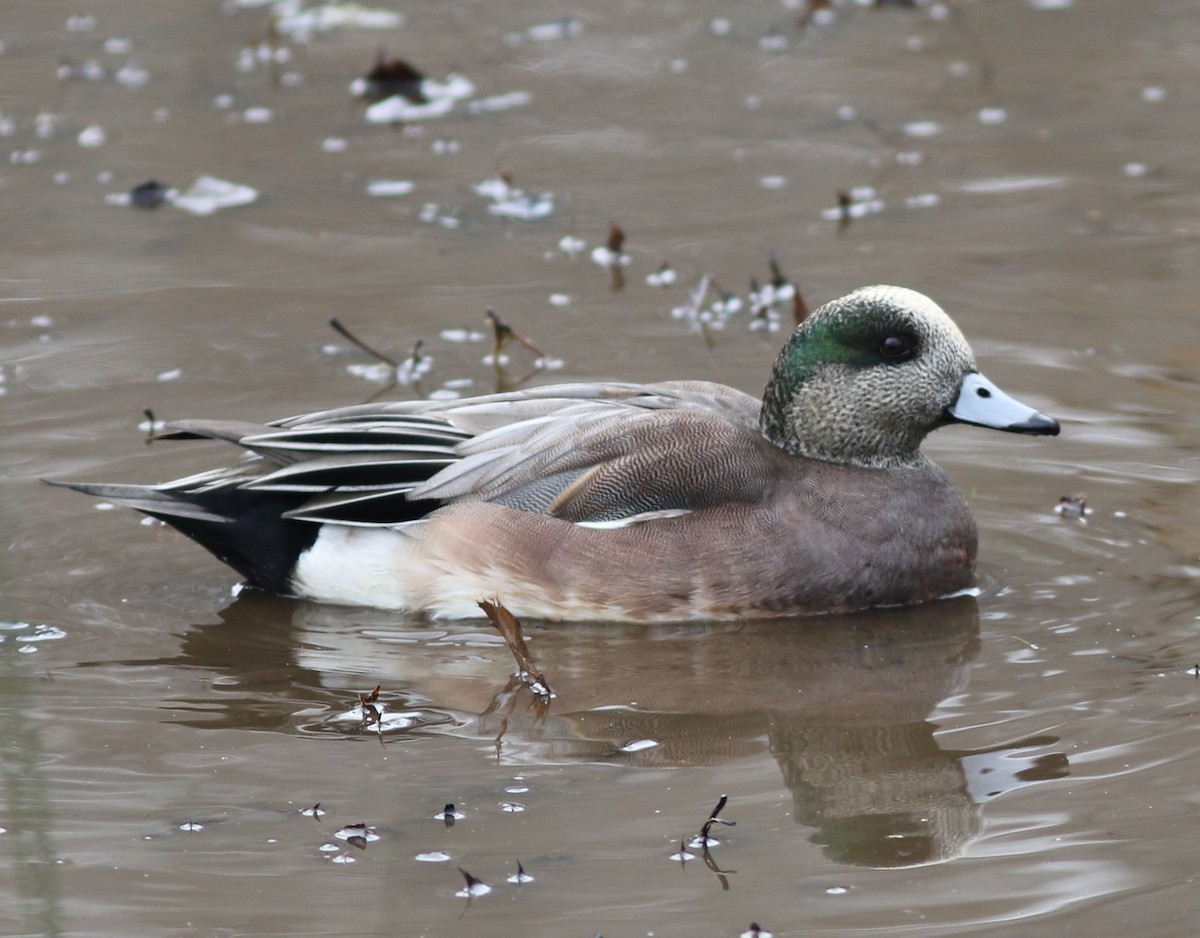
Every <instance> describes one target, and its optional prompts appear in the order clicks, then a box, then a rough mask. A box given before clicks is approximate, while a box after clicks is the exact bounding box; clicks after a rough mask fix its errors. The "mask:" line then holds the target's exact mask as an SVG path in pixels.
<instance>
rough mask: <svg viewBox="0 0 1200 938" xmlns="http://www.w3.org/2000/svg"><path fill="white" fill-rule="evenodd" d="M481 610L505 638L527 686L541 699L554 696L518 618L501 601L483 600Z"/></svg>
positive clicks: (480, 604) (480, 602) (480, 605)
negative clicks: (526, 642) (537, 663)
mask: <svg viewBox="0 0 1200 938" xmlns="http://www.w3.org/2000/svg"><path fill="white" fill-rule="evenodd" d="M479 608H480V609H482V610H483V611H484V613H485V614H486V615H487V617H488V618H489V619H491V620H492V624H493V625H494V626H496V630H497V631H498V632H499V633H500V635H501V637H503V639H504V644H505V645H507V646H508V650H509V651H510V652H511V653H512V656H513V658H514V659H516V662H517V670H518V671H519V672H520V675H519V676H520V678H521V680H522V681H523V682H524V683H525V685H526V686H527V687H528V688H529V689H530V690H532V691H533V692H534V693H535V694H537V695H538V696H539V697H544V698H549V697H551V696H553V692H552V691H551V690H550V685H549V684H548V683H547V682H546V677H545V675H543V674H542V672H541V671H539V670H538V667H537V665H535V664H534V663H533V656H532V655H530V653H529V646H528V645H526V644H525V636H524V635H523V634H522V633H521V623H520V621H519V620H518V619H517V617H516V616H514V615H513V614H512V613H511V612H509V611H508V610H507V609H506V608H504V606H503V605H502V604H501V603H500V601H499V600H497V601H496V602H494V603H490V602H488V601H487V600H486V599H481V600H479Z"/></svg>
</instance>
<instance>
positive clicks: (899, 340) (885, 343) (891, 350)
mask: <svg viewBox="0 0 1200 938" xmlns="http://www.w3.org/2000/svg"><path fill="white" fill-rule="evenodd" d="M876 348H877V350H878V352H879V354H880V355H881V356H883V357H884V358H886V359H887V360H888V361H893V362H895V361H903V360H904V359H906V358H912V356H913V352H914V351H915V350H916V343H915V342H914V341H913V339H912V337H911V336H905V335H889V336H884V337H883V338H882V339H880V340H879V345H878V346H876Z"/></svg>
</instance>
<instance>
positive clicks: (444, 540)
mask: <svg viewBox="0 0 1200 938" xmlns="http://www.w3.org/2000/svg"><path fill="white" fill-rule="evenodd" d="M949 424H970V425H973V426H976V427H986V428H991V429H996V430H1002V431H1007V432H1011V433H1022V434H1032V435H1050V436H1053V435H1057V434H1058V432H1059V425H1058V423H1057V421H1055V420H1054V419H1053V418H1051V417H1048V416H1046V415H1045V414H1043V413H1040V412H1039V411H1037V410H1035V409H1033V408H1031V407H1029V406H1027V405H1025V404H1023V403H1020V402H1019V401H1017V400H1015V399H1014V398H1012V397H1010V396H1009V395H1007V394H1006V393H1004V392H1003V391H1002V390H1001V389H1000V388H999V387H997V386H996V385H995V384H993V383H992V382H991V381H989V380H988V379H987V378H985V377H984V376H983V374H982V373H980V371H979V369H978V368H977V366H976V363H975V356H974V354H973V353H972V351H971V347H970V345H969V344H968V343H967V340H966V339H965V338H964V337H963V334H962V332H961V331H960V330H959V328H958V327H957V326H956V325H955V323H954V321H953V320H952V319H951V318H950V316H949V315H947V313H946V312H945V311H944V310H943V309H942V308H941V307H940V306H938V305H937V304H936V303H935V302H934V301H933V300H931V299H930V298H929V297H927V296H925V295H924V294H922V293H919V292H916V291H915V290H911V289H908V288H905V287H897V286H887V285H876V286H868V287H863V288H861V289H857V290H855V291H853V292H851V293H849V294H847V295H846V296H843V297H841V298H839V299H835V300H832V301H830V302H828V303H826V304H825V305H823V306H821V307H820V308H819V309H817V310H816V311H814V312H813V313H812V314H811V315H809V316H808V317H807V318H806V319H805V320H804V321H803V322H801V323H800V324H799V325H798V326H797V327H796V328H795V331H794V332H793V333H792V334H791V336H790V337H789V338H788V339H787V341H786V343H785V345H784V346H783V349H782V350H781V351H780V353H779V355H778V358H777V359H776V361H775V364H774V367H773V369H772V371H771V374H770V377H769V379H768V381H767V384H766V389H765V391H764V393H763V395H762V398H761V399H759V398H755V397H753V396H751V395H749V394H747V393H745V392H743V391H740V390H737V389H735V388H732V387H727V386H725V385H721V384H717V383H713V382H709V381H700V380H673V381H664V382H662V383H658V384H632V383H621V382H611V383H605V382H599V383H574V384H559V385H549V386H545V387H535V388H531V389H525V390H518V391H509V392H504V393H496V394H488V395H484V396H479V397H469V398H461V399H456V400H448V401H447V400H416V401H400V402H384V403H368V404H358V405H352V406H344V407H339V408H336V409H332V410H325V411H320V412H317V413H310V414H303V415H300V416H295V417H289V418H286V419H281V420H276V421H273V422H270V423H265V424H263V423H249V422H242V421H233V420H182V421H179V422H177V423H172V424H168V425H167V426H166V428H165V429H164V431H163V432H162V433H161V434H159V436H161V437H162V438H165V439H192V440H194V439H210V440H221V441H226V442H228V443H232V444H234V445H236V446H237V447H239V448H240V449H241V450H242V451H243V455H242V458H241V459H240V461H238V462H236V463H234V464H233V465H231V466H225V467H221V468H215V469H208V470H205V471H201V472H199V473H198V474H194V475H190V476H187V477H185V478H182V479H176V480H174V481H171V482H166V483H163V484H159V485H130V484H110V483H86V482H61V481H60V482H51V484H56V485H63V486H66V487H68V488H71V489H75V490H77V491H80V492H83V493H85V494H88V495H92V496H96V497H99V498H102V499H106V500H108V501H110V502H116V503H119V504H122V505H126V506H129V507H132V508H135V509H137V510H138V511H140V512H142V513H144V514H146V515H149V516H150V517H152V518H156V519H159V520H161V521H163V522H165V523H166V524H168V525H170V526H172V527H174V528H176V529H178V530H179V531H180V532H182V533H183V534H185V535H186V536H187V537H189V538H191V539H193V540H194V541H196V542H198V543H199V544H200V545H201V546H203V547H204V548H206V549H207V550H208V551H210V552H211V553H212V554H213V555H214V556H216V557H217V558H218V559H219V560H221V561H223V562H224V563H225V564H227V565H228V566H230V567H232V568H233V569H234V570H235V571H236V572H237V573H239V574H240V575H241V576H242V577H243V578H244V582H245V585H247V586H250V587H254V588H257V589H260V590H266V591H271V592H275V593H279V594H283V595H286V596H292V597H297V598H301V599H308V600H316V601H321V602H327V603H339V604H344V605H348V606H368V607H375V608H380V609H390V610H398V611H403V612H406V613H410V614H413V615H419V616H424V617H428V618H465V617H470V616H477V615H478V614H479V611H478V610H479V607H478V603H479V601H480V600H482V599H495V600H499V601H500V602H502V603H503V604H504V605H505V606H506V607H507V608H508V609H509V610H510V611H511V612H512V613H513V614H514V615H516V616H518V617H522V618H532V619H540V620H551V621H561V620H571V621H576V620H578V621H611V622H668V621H694V620H738V619H759V618H774V617H791V616H802V615H814V614H826V613H845V612H852V611H855V610H860V609H865V608H868V607H875V606H907V605H912V604H916V603H922V602H928V601H932V600H936V599H939V598H942V597H946V596H950V595H953V594H956V593H961V592H962V591H964V590H967V589H969V588H971V587H972V586H973V584H974V569H975V561H976V552H977V532H976V525H975V521H974V519H973V517H972V515H971V511H970V508H969V506H968V504H967V501H966V499H965V497H964V496H963V494H962V492H961V491H960V490H959V489H958V487H957V486H955V484H954V483H953V482H952V481H951V480H950V478H949V477H948V476H947V474H946V473H945V472H944V471H943V470H942V469H941V468H940V467H938V466H937V465H936V464H935V463H934V462H933V461H932V460H930V459H929V458H928V457H927V456H926V455H925V454H924V453H923V452H922V451H921V449H920V445H921V442H922V440H923V439H924V438H925V437H926V436H927V435H928V434H929V433H930V432H931V431H933V430H936V429H938V428H940V427H943V426H946V425H949Z"/></svg>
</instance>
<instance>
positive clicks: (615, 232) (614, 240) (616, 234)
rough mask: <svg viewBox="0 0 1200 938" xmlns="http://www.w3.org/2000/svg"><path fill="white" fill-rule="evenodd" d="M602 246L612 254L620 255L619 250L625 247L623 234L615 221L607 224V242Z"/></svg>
mask: <svg viewBox="0 0 1200 938" xmlns="http://www.w3.org/2000/svg"><path fill="white" fill-rule="evenodd" d="M604 246H605V247H606V248H608V249H609V250H610V251H612V252H613V253H614V254H620V253H621V248H623V247H624V246H625V232H624V231H622V230H621V226H620V225H618V224H617V223H616V222H615V221H610V222H609V223H608V241H607V242H606V243H605V245H604Z"/></svg>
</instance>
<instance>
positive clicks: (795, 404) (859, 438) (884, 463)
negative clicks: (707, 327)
mask: <svg viewBox="0 0 1200 938" xmlns="http://www.w3.org/2000/svg"><path fill="white" fill-rule="evenodd" d="M814 403H816V402H813V401H806V400H805V399H804V396H803V395H796V396H795V397H794V398H792V399H790V400H788V401H786V402H785V401H781V400H779V399H777V398H773V396H772V394H771V393H770V389H769V390H768V393H767V395H765V396H764V399H763V406H762V410H761V411H760V413H759V429H760V430H761V431H762V434H763V436H765V437H766V438H767V439H768V440H769V441H770V442H771V443H773V444H774V445H775V446H778V447H779V448H780V449H781V450H783V451H784V452H786V453H790V454H791V455H792V456H803V457H804V458H806V459H818V460H820V461H821V462H828V463H835V464H837V465H849V466H858V467H859V468H862V469H920V468H923V467H925V466H927V465H928V464H929V459H928V457H926V456H925V454H924V453H922V452H921V450H920V449H919V445H920V442H921V441H920V439H919V438H918V439H915V440H914V439H911V438H909V436H908V435H907V434H904V433H902V432H898V429H899V428H895V429H889V428H885V427H881V426H879V425H877V424H873V423H871V422H870V421H868V420H863V419H853V417H852V416H851V415H848V414H846V413H845V412H844V411H840V409H839V408H836V407H833V408H827V407H822V406H819V405H818V406H811V405H813V404H814ZM806 405H808V406H806ZM798 429H803V431H804V435H803V436H801V435H800V433H798V432H797V430H798Z"/></svg>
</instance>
